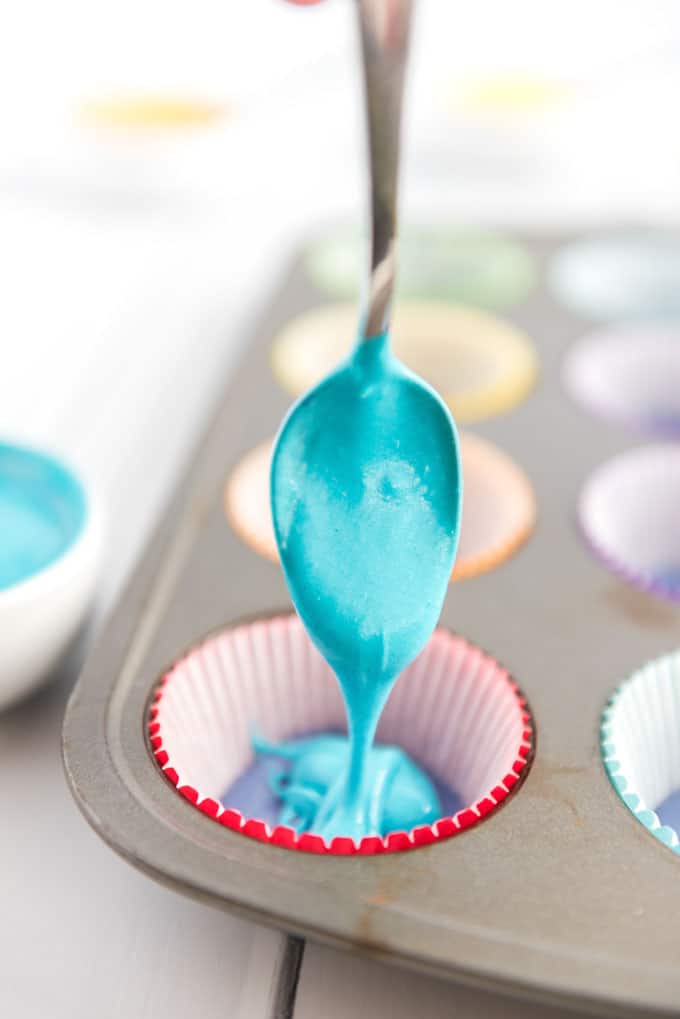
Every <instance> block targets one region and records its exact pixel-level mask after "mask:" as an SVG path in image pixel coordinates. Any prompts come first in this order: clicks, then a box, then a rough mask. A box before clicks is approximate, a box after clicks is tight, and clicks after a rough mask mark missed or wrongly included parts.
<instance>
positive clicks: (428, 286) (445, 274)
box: [305, 226, 536, 308]
mask: <svg viewBox="0 0 680 1019" xmlns="http://www.w3.org/2000/svg"><path fill="white" fill-rule="evenodd" d="M362 251H363V247H362V242H361V237H360V234H359V232H358V231H355V230H351V229H345V230H342V229H339V230H336V231H335V232H333V233H331V234H330V235H329V236H327V237H324V238H323V239H320V240H318V241H317V242H316V243H313V244H311V245H310V246H309V248H308V250H307V252H306V254H305V269H306V271H307V274H308V275H309V277H310V279H311V280H312V281H313V283H314V284H315V285H316V286H317V287H318V288H319V290H322V291H324V292H325V293H326V294H328V295H329V296H331V297H335V298H345V299H347V298H356V297H357V296H358V294H359V283H360V280H361V276H362V270H363V263H362V260H361V258H362ZM398 257H399V278H398V282H397V289H398V293H399V294H400V296H401V297H403V298H435V299H443V300H448V301H461V302H462V303H464V304H472V305H475V306H477V307H481V308H508V307H511V306H512V305H515V304H519V303H520V301H523V300H524V299H525V298H526V296H527V295H528V294H529V293H530V291H531V290H532V289H533V287H534V285H535V282H536V267H535V264H534V261H533V259H532V257H531V255H530V254H529V252H528V251H527V250H526V249H525V248H524V247H522V245H520V244H518V243H517V242H516V241H513V240H510V239H508V238H505V237H501V236H498V235H496V234H486V233H484V234H482V233H473V232H460V231H454V230H444V229H441V228H437V227H424V226H422V227H406V229H405V231H404V235H403V238H402V240H401V241H400V243H399V251H398Z"/></svg>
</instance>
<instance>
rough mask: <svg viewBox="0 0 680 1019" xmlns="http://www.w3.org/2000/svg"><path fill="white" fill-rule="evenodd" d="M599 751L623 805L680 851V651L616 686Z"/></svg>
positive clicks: (675, 851) (666, 844)
mask: <svg viewBox="0 0 680 1019" xmlns="http://www.w3.org/2000/svg"><path fill="white" fill-rule="evenodd" d="M600 751H601V754H602V762H603V764H604V768H605V771H606V773H607V775H608V777H609V780H610V782H611V783H612V785H613V787H614V789H615V790H616V792H617V793H618V795H619V797H620V799H621V801H622V802H623V803H624V805H625V806H626V807H627V808H628V810H630V812H631V814H633V816H634V817H635V818H636V819H637V820H638V821H639V822H640V824H642V825H643V826H644V827H645V828H646V829H647V831H649V832H651V834H652V835H653V836H654V837H655V838H656V839H658V840H659V842H662V843H663V844H664V845H665V846H667V847H668V848H669V849H671V850H672V851H673V852H674V853H676V854H678V855H680V837H679V835H678V831H677V828H676V825H677V823H678V820H680V809H678V807H677V804H676V805H675V806H673V800H674V798H675V794H677V793H678V791H679V790H680V651H676V652H674V653H673V654H670V655H666V656H664V657H663V658H658V659H656V660H655V661H652V662H648V663H647V664H646V665H643V666H642V668H640V669H638V670H637V671H636V672H634V673H633V674H632V675H631V676H630V677H629V678H628V679H626V680H624V682H623V683H621V685H620V686H619V687H618V688H617V689H616V690H615V692H614V693H613V694H612V696H611V697H610V698H609V700H608V702H607V705H606V707H605V709H604V712H603V714H602V721H601V726H600ZM672 822H673V823H672Z"/></svg>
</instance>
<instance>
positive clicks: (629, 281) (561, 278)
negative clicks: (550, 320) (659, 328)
mask: <svg viewBox="0 0 680 1019" xmlns="http://www.w3.org/2000/svg"><path fill="white" fill-rule="evenodd" d="M550 282H551V284H552V287H553V289H554V291H555V292H556V294H557V296H558V297H559V298H560V299H561V300H562V301H563V302H564V303H565V304H567V305H569V306H570V307H572V308H574V309H575V310H576V311H578V312H580V313H581V314H582V315H585V316H587V317H589V318H593V319H597V320H600V321H604V320H607V319H626V318H629V319H640V318H648V319H649V318H665V317H676V316H677V315H678V314H680V243H679V242H678V239H677V237H673V236H671V235H670V234H665V233H662V232H654V231H647V232H642V231H641V232H639V233H630V234H625V235H624V234H613V235H610V236H599V237H592V238H589V239H585V240H583V241H577V242H575V243H573V244H570V245H568V246H566V247H565V248H563V249H562V250H561V251H559V252H558V253H557V254H556V255H555V257H554V259H553V262H552V265H551V267H550Z"/></svg>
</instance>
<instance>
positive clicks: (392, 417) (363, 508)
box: [271, 334, 461, 840]
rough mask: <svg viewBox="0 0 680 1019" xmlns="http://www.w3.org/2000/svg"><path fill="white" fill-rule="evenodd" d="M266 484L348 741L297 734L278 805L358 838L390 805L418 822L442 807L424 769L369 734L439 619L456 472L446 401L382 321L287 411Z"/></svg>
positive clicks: (328, 834)
mask: <svg viewBox="0 0 680 1019" xmlns="http://www.w3.org/2000/svg"><path fill="white" fill-rule="evenodd" d="M271 492H272V511H273V518H274V525H275V533H276V538H277V544H278V547H279V553H280V557H281V562H282V565H283V569H284V573H285V577H286V581H287V583H288V587H289V590H290V592H291V596H292V598H293V602H294V603H295V607H296V608H297V611H298V613H299V615H300V617H301V619H302V621H303V623H304V625H305V627H306V629H307V631H308V633H309V635H310V637H311V638H312V640H313V641H314V643H315V644H316V645H317V647H318V648H319V650H320V651H321V653H322V654H323V656H324V658H325V659H326V661H327V662H328V663H329V664H330V665H331V667H332V668H333V670H334V672H335V674H336V676H337V678H338V681H339V683H340V686H341V689H342V693H343V697H344V700H345V705H346V709H347V717H348V730H349V741H350V748H349V751H348V749H347V746H346V744H344V745H343V744H341V743H339V742H338V741H337V738H336V737H327V738H326V739H330V740H331V742H330V743H328V742H323V743H321V744H319V742H318V740H313V741H310V742H309V743H308V744H307V745H306V746H303V747H298V748H296V751H295V753H296V755H299V756H297V757H296V760H297V765H296V767H297V768H298V769H299V772H300V775H301V776H302V778H301V781H297V780H296V781H294V783H293V785H294V788H295V795H294V798H295V803H290V802H287V803H284V807H283V811H282V814H281V819H282V820H283V819H290V818H291V817H292V818H294V819H295V820H296V823H299V824H310V825H311V830H313V831H314V832H315V833H317V834H320V835H322V836H323V837H324V838H326V839H327V840H330V839H332V838H333V837H334V836H336V835H345V836H351V837H353V838H355V839H357V840H358V839H360V838H361V837H362V836H364V835H366V834H372V833H375V832H376V831H380V830H383V829H384V827H385V823H386V819H387V818H390V819H396V818H398V820H399V824H398V825H397V827H399V828H402V829H403V828H410V827H413V826H415V825H418V824H423V823H427V822H428V821H429V820H431V819H432V815H433V811H434V812H436V810H437V807H436V806H435V804H434V802H433V801H432V799H431V796H430V790H431V787H430V788H429V789H428V788H427V784H428V783H429V780H428V779H427V778H426V776H424V775H423V773H422V772H421V771H420V769H418V768H417V766H416V765H415V764H413V762H410V761H409V760H408V758H407V757H406V755H405V754H403V752H401V751H398V752H397V755H396V756H395V753H394V750H393V749H392V750H390V752H389V753H385V752H383V748H372V744H373V738H374V735H375V730H376V727H377V724H378V719H379V717H380V714H381V711H382V709H383V707H384V704H385V702H386V700H387V697H388V695H389V693H390V690H391V689H392V686H393V685H394V682H395V680H396V679H397V677H398V676H399V674H400V673H401V672H402V670H403V669H404V668H406V666H407V665H408V664H409V663H410V662H411V661H412V660H413V659H414V658H415V657H416V655H417V654H419V652H420V651H421V650H422V648H423V647H424V646H425V644H426V643H427V641H428V639H429V637H430V636H431V634H432V631H433V629H434V627H435V625H436V623H437V620H438V618H439V614H440V611H441V606H442V603H443V601H444V597H445V595H446V591H447V588H448V583H449V578H450V574H451V569H452V566H453V561H454V558H455V550H456V544H457V539H458V530H459V521H460V497H461V475H460V462H459V456H458V447H457V438H456V432H455V427H454V424H453V421H452V419H451V416H450V414H449V411H448V409H447V408H446V407H445V405H444V404H443V402H442V401H441V400H440V399H439V397H438V396H437V395H436V394H435V393H434V391H433V390H431V389H430V388H429V387H425V386H424V385H423V383H422V382H421V381H420V380H419V379H417V378H416V377H415V376H414V375H413V374H412V373H410V372H409V371H408V370H407V369H406V368H405V367H404V366H403V365H402V364H401V363H400V362H399V361H398V360H397V359H396V358H394V357H393V356H392V354H391V352H390V349H389V341H388V336H387V335H386V334H383V335H381V336H377V337H375V338H372V339H370V340H365V341H363V342H360V343H359V344H358V346H357V347H356V349H355V351H354V354H353V355H352V356H351V357H350V358H349V359H348V360H347V361H346V362H345V363H343V364H342V365H341V366H340V367H339V368H338V369H337V370H336V371H335V372H334V373H333V374H332V375H330V376H328V378H326V379H325V380H324V381H323V382H322V383H321V384H320V385H319V386H317V387H316V388H315V389H314V390H312V391H311V393H308V394H307V396H305V397H303V398H302V399H301V400H300V401H299V402H298V403H297V404H296V405H295V407H294V408H293V410H292V411H291V412H290V414H289V416H288V418H287V419H286V421H284V424H283V426H282V429H281V432H280V434H279V437H278V440H277V444H276V447H275V451H274V457H273V461H272V475H271ZM279 751H280V748H279ZM329 762H332V764H333V770H332V775H333V781H328V780H327V779H328V776H329V775H330V774H331V770H327V769H330V763H329ZM388 778H389V781H388ZM379 781H382V782H383V785H382V786H380V787H379V786H378V785H377V784H376V783H378V782H379ZM388 786H389V789H390V796H389V806H388V805H387V802H386V799H385V790H386V789H387V787H388ZM414 789H418V790H420V792H419V793H418V795H416V796H414V795H413V790H414ZM426 790H427V791H426ZM289 798H290V796H289ZM291 811H292V813H291ZM286 823H287V822H286Z"/></svg>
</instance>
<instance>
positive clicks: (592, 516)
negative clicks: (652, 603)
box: [578, 442, 680, 602]
mask: <svg viewBox="0 0 680 1019" xmlns="http://www.w3.org/2000/svg"><path fill="white" fill-rule="evenodd" d="M578 518H579V524H580V527H581V531H582V533H583V535H584V537H585V540H586V542H587V544H588V546H589V547H590V549H591V550H592V552H593V553H594V554H595V556H596V557H597V558H598V559H599V560H600V561H601V562H602V563H603V564H604V565H605V566H606V567H607V568H608V569H609V570H611V572H612V573H614V574H615V575H616V576H618V577H620V578H621V579H622V580H625V581H627V582H628V583H629V584H632V585H633V586H634V587H637V588H639V589H640V590H642V591H646V592H648V593H650V594H653V595H656V596H657V597H659V598H664V599H666V600H667V601H672V602H680V528H679V527H678V520H679V519H680V446H679V445H677V444H676V443H672V442H660V443H654V444H653V445H649V446H641V447H638V448H637V449H631V450H628V451H626V452H625V453H621V454H619V455H618V456H615V457H614V458H613V459H611V460H609V461H607V462H606V463H604V464H602V466H600V467H599V468H598V469H597V470H595V471H594V472H593V474H591V476H590V478H588V480H587V482H586V484H585V486H584V488H583V491H582V493H581V497H580V500H579V505H578Z"/></svg>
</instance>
